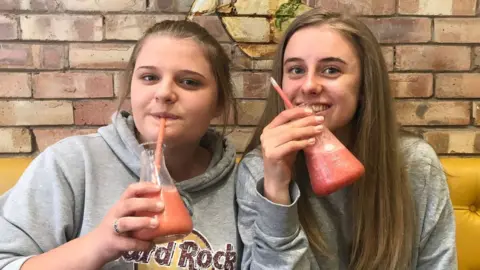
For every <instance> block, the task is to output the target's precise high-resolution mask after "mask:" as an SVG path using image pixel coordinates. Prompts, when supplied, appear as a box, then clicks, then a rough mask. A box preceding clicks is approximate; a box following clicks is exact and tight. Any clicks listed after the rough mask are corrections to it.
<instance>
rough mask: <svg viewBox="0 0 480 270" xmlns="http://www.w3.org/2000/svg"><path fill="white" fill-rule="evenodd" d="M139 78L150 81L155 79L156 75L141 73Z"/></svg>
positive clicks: (156, 78)
mask: <svg viewBox="0 0 480 270" xmlns="http://www.w3.org/2000/svg"><path fill="white" fill-rule="evenodd" d="M141 79H142V80H143V81H146V82H152V81H157V80H158V77H157V76H155V75H151V74H148V75H143V76H142V77H141Z"/></svg>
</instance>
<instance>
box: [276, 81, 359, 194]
mask: <svg viewBox="0 0 480 270" xmlns="http://www.w3.org/2000/svg"><path fill="white" fill-rule="evenodd" d="M270 82H271V83H272V85H273V88H274V89H275V90H276V91H277V93H278V94H279V95H280V97H281V98H282V100H283V102H284V103H285V106H286V107H287V108H289V109H290V108H293V104H292V103H291V102H290V100H289V99H288V97H287V96H286V95H285V93H283V91H282V89H281V88H280V86H279V85H278V84H277V82H276V81H275V79H273V78H270ZM304 152H305V161H306V163H307V169H308V174H309V176H310V184H311V185H312V190H313V192H314V193H315V194H316V195H318V196H323V195H328V194H330V193H332V192H335V191H337V190H338V189H340V188H342V187H345V186H348V185H350V184H352V183H353V182H355V181H356V180H357V179H359V178H360V177H361V176H362V175H363V174H364V173H365V167H364V166H363V164H362V163H361V162H360V161H359V160H358V159H357V158H355V156H354V155H353V154H352V153H351V152H350V151H348V149H347V148H346V147H345V146H344V145H343V144H342V143H341V142H340V141H339V140H338V139H337V138H336V137H335V135H333V134H332V133H331V132H330V131H329V130H328V129H326V128H325V129H324V130H323V131H322V134H321V135H319V136H317V137H316V141H315V144H314V145H312V146H309V147H307V148H305V149H304Z"/></svg>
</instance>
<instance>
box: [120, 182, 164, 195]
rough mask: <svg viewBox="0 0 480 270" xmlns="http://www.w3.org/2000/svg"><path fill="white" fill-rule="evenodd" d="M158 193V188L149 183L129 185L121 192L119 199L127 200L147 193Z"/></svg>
mask: <svg viewBox="0 0 480 270" xmlns="http://www.w3.org/2000/svg"><path fill="white" fill-rule="evenodd" d="M159 191H160V186H158V185H156V184H154V183H151V182H138V183H135V184H131V185H130V186H128V188H127V189H126V190H125V191H124V192H123V194H122V196H121V199H128V198H132V197H138V196H142V195H145V194H149V193H155V192H159Z"/></svg>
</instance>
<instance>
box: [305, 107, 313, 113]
mask: <svg viewBox="0 0 480 270" xmlns="http://www.w3.org/2000/svg"><path fill="white" fill-rule="evenodd" d="M305 112H306V113H313V111H312V109H310V108H305Z"/></svg>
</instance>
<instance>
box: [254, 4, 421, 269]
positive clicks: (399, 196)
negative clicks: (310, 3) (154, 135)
mask: <svg viewBox="0 0 480 270" xmlns="http://www.w3.org/2000/svg"><path fill="white" fill-rule="evenodd" d="M320 25H326V26H328V27H330V28H331V29H334V30H336V31H338V32H339V33H340V34H342V35H343V36H344V37H345V38H347V39H348V40H349V41H350V42H351V44H353V45H354V47H355V48H356V50H357V55H358V56H359V59H360V63H361V72H362V74H361V82H360V84H361V85H360V100H359V102H358V108H357V112H356V114H355V116H354V118H353V119H352V126H353V128H352V130H353V131H352V136H353V137H354V142H353V144H352V145H353V146H351V149H350V150H351V151H352V152H353V153H354V154H355V155H356V157H357V158H358V159H359V160H360V161H361V162H362V163H363V164H364V166H365V175H364V176H363V177H362V178H361V179H359V180H358V181H357V182H356V183H355V184H353V187H352V190H351V196H352V197H351V200H352V204H351V205H352V209H350V211H351V212H350V214H351V215H352V217H353V220H354V224H353V227H352V232H353V234H352V235H353V240H352V250H351V254H350V269H407V268H408V267H409V265H410V263H411V256H412V250H413V249H414V239H415V235H416V229H415V228H416V215H415V207H414V201H413V197H412V192H411V189H410V185H409V181H408V179H407V174H406V171H405V168H404V166H403V158H402V157H401V153H400V146H399V136H400V135H399V131H398V128H397V126H396V119H395V112H394V109H393V108H394V100H393V97H392V95H391V91H390V85H389V78H388V71H387V68H386V64H385V60H384V58H383V55H382V52H381V49H380V46H379V44H378V42H377V40H376V38H375V36H374V35H373V34H372V33H371V31H370V30H369V29H368V27H367V26H366V25H365V24H363V23H362V22H361V21H359V20H358V19H356V18H354V17H352V16H348V15H341V16H339V15H334V14H322V13H321V12H320V11H319V10H318V9H312V10H310V11H307V12H305V13H303V14H302V15H300V16H298V17H297V18H296V19H295V20H294V21H293V22H292V23H291V24H290V26H289V28H288V29H287V30H286V31H285V33H284V36H283V38H282V40H281V41H280V43H279V45H278V48H277V52H276V55H275V59H274V63H273V68H272V77H273V78H274V79H275V80H276V81H277V82H279V83H281V82H282V75H283V74H282V72H283V55H284V52H285V47H286V45H287V43H288V41H289V40H290V38H291V37H292V35H293V34H294V33H295V32H296V31H298V30H300V29H304V28H306V27H312V26H320ZM284 109H285V108H284V105H283V102H282V101H281V99H280V98H279V96H278V95H277V94H276V92H275V91H274V90H273V89H270V92H269V95H268V98H267V105H266V108H265V111H264V114H263V116H262V117H261V119H260V122H259V124H258V127H257V129H256V131H255V133H254V135H253V137H252V140H251V142H250V144H249V145H248V147H247V149H246V151H245V152H246V153H247V152H249V151H251V150H253V149H255V148H257V147H258V146H259V145H260V135H261V133H262V131H263V129H264V128H265V126H266V125H268V123H270V122H271V121H272V120H273V118H274V117H275V116H276V115H278V113H280V112H281V111H282V110H284ZM304 162H305V161H304V159H303V154H302V153H300V154H299V155H298V157H297V159H296V161H295V167H294V173H293V179H294V181H296V182H297V183H298V184H299V186H300V188H301V190H302V196H301V197H300V201H299V207H298V208H299V216H300V221H301V224H302V227H303V229H304V231H305V232H306V234H307V237H308V240H309V243H310V246H311V248H312V250H313V251H314V252H316V253H317V254H319V255H324V256H327V257H328V256H330V255H331V254H329V251H328V247H327V246H326V244H325V241H324V239H323V236H322V235H321V233H320V230H319V226H318V224H316V222H315V221H314V220H313V219H312V218H311V216H313V209H312V206H311V205H310V203H309V201H308V198H307V196H306V194H307V187H308V182H307V181H308V178H307V177H305V176H306V175H308V174H306V173H305V170H306V169H305V168H306V167H305V164H304ZM300 176H303V177H300Z"/></svg>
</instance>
